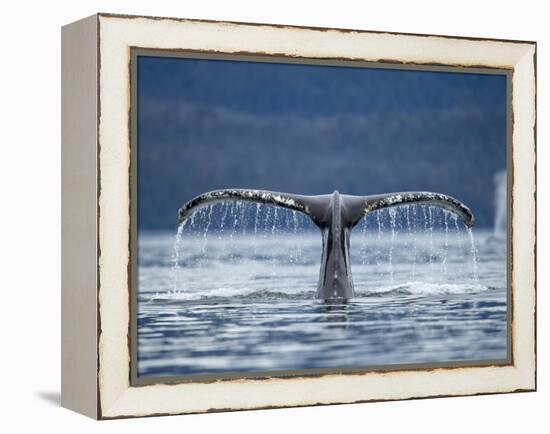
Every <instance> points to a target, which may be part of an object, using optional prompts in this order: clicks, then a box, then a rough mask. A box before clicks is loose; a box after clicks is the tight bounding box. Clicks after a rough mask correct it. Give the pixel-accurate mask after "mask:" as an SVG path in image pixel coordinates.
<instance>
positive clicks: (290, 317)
mask: <svg viewBox="0 0 550 434" xmlns="http://www.w3.org/2000/svg"><path fill="white" fill-rule="evenodd" d="M279 217H280V216H279ZM446 223H447V222H446ZM449 226H450V227H451V229H452V230H447V231H445V230H443V229H442V228H444V226H443V225H441V227H440V228H439V229H437V228H436V230H425V231H423V230H417V231H414V230H413V231H408V230H404V229H403V228H405V229H406V228H407V226H406V224H403V225H402V226H401V227H399V226H398V227H397V230H394V233H393V234H391V233H390V232H389V231H386V232H384V231H381V232H378V231H377V230H369V228H366V229H365V228H363V229H365V230H362V228H358V229H356V230H355V231H354V233H353V234H352V245H351V247H352V249H351V251H352V253H351V255H352V272H353V278H354V282H355V287H356V292H357V297H356V298H354V299H353V300H350V301H348V302H347V303H342V302H335V303H325V302H321V301H318V300H315V298H314V296H315V289H316V285H317V278H318V273H319V256H320V252H321V250H320V243H321V239H320V238H321V237H320V235H319V234H318V233H316V232H312V231H311V232H310V231H307V230H306V231H301V233H302V235H300V234H294V233H292V231H290V233H289V232H288V231H287V232H283V231H281V233H278V234H276V233H274V234H271V233H269V234H268V236H264V235H265V234H263V233H261V231H258V232H257V233H255V234H254V233H247V234H244V235H243V234H242V233H235V234H233V236H225V237H224V236H219V235H220V234H214V235H212V234H210V235H209V236H208V238H209V239H208V240H205V237H204V236H203V234H202V233H200V232H199V233H197V234H195V235H193V233H192V232H191V231H190V232H189V233H184V234H183V238H182V239H181V242H180V247H179V251H178V255H179V259H178V260H179V266H178V267H176V269H175V268H174V267H173V245H174V234H173V233H142V234H140V240H139V243H140V245H139V300H138V315H137V317H138V318H137V319H138V341H139V342H138V374H139V375H140V376H170V375H189V374H210V373H223V372H254V371H278V370H297V369H314V368H338V367H358V366H361V367H366V366H379V365H393V364H403V363H405V364H409V363H434V362H451V361H471V360H496V359H504V358H506V342H507V339H506V323H507V322H506V311H507V307H506V272H505V270H506V268H505V253H506V251H505V240H504V239H499V238H495V237H493V236H492V235H491V232H490V231H480V230H476V256H477V261H478V262H477V264H475V265H476V266H475V268H474V266H473V264H472V255H471V245H470V240H469V238H468V235H467V233H466V231H465V230H463V229H461V228H458V229H456V228H455V227H454V225H452V224H450V225H449ZM274 237H275V239H274ZM389 258H391V261H390V260H389ZM174 270H175V271H174ZM474 271H475V274H474ZM174 273H177V276H175V275H174ZM176 281H177V282H178V284H177V286H176V287H174V282H176Z"/></svg>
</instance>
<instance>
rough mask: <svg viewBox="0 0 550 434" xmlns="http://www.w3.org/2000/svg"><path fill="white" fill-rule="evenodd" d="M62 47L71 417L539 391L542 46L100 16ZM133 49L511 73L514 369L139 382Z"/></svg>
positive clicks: (65, 357)
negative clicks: (135, 376) (134, 322)
mask: <svg viewBox="0 0 550 434" xmlns="http://www.w3.org/2000/svg"><path fill="white" fill-rule="evenodd" d="M62 45H63V69H62V72H63V87H62V89H63V101H62V102H63V112H62V115H63V125H62V141H63V182H62V186H63V209H62V218H63V241H62V265H63V272H62V273H63V274H62V280H63V291H62V308H63V309H62V310H63V319H62V345H63V354H62V365H63V366H62V373H63V375H62V403H63V405H64V406H65V407H68V408H71V409H73V410H75V411H78V412H80V413H83V414H86V415H88V416H90V417H94V418H97V419H109V418H118V417H133V416H147V415H154V414H181V413H197V412H207V411H222V410H239V409H253V408H268V407H286V406H303V405H315V404H331V403H349V402H366V401H378V400H393V399H410V398H423V397H431V396H456V395H472V394H482V393H503V392H512V391H528V390H535V388H536V351H535V240H536V232H535V225H536V221H535V219H536V215H535V214H536V213H535V200H534V197H535V191H536V186H535V179H536V178H535V163H536V154H535V132H536V126H535V82H536V77H535V74H536V45H535V43H533V42H521V41H501V40H486V39H485V40H480V39H474V38H456V37H446V36H445V37H444V36H427V35H407V34H392V33H376V32H364V31H349V30H337V29H312V28H300V27H288V26H272V25H260V24H239V23H221V22H207V21H193V20H179V19H171V18H150V17H129V16H115V15H108V14H98V15H94V16H92V17H89V18H86V19H84V20H81V21H78V22H76V23H73V24H69V25H67V26H65V27H64V28H63V38H62ZM136 48H137V49H156V50H173V51H177V50H179V51H186V52H196V53H202V54H203V55H212V54H217V55H219V54H224V55H233V56H234V55H238V56H251V55H252V56H267V57H270V56H277V57H285V58H289V59H292V61H296V62H327V61H344V62H368V63H369V64H381V65H385V66H387V65H393V66H394V67H396V66H399V65H408V66H411V65H413V66H414V67H416V68H426V69H438V68H448V67H461V68H483V69H499V70H507V71H509V73H510V76H511V85H512V86H511V88H512V107H511V110H512V116H513V125H512V127H511V128H512V131H511V137H512V146H511V148H510V149H511V152H512V163H513V164H511V165H510V167H511V169H512V170H511V171H510V172H511V173H510V176H511V180H512V183H511V184H512V198H513V200H512V203H511V211H512V212H511V215H512V222H511V223H510V224H511V229H512V231H511V240H510V241H511V246H512V248H511V255H510V257H511V276H509V279H510V287H511V288H512V289H511V290H512V297H513V304H511V309H512V315H511V318H512V321H511V327H512V333H511V339H512V346H511V347H512V354H511V356H512V357H511V363H506V364H500V365H496V364H490V365H488V366H461V367H456V366H454V367H451V366H448V367H438V368H437V369H426V368H418V369H408V370H405V369H400V370H391V371H389V370H383V371H377V370H371V371H358V372H353V373H352V372H348V373H331V372H323V373H317V374H315V375H295V376H293V377H292V378H286V379H281V378H278V377H276V376H270V377H264V378H262V379H261V380H260V379H250V378H248V379H243V378H234V379H227V380H225V381H213V380H206V379H203V380H201V381H193V382H185V383H179V384H171V385H169V384H162V383H158V384H147V385H144V384H135V382H133V381H132V376H131V369H130V368H131V351H132V346H131V341H132V333H131V328H130V324H131V322H130V320H131V306H132V299H131V296H130V288H131V285H132V267H131V264H132V255H131V234H132V231H131V230H130V229H131V200H132V196H133V195H134V194H135V192H134V193H133V192H132V185H135V179H134V176H133V173H132V171H131V163H130V162H131V158H132V155H131V146H130V143H131V128H132V126H131V125H132V122H131V110H130V107H131V87H130V82H131V67H130V66H131V59H132V50H133V49H136Z"/></svg>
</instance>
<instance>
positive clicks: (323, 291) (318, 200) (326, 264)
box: [178, 189, 474, 300]
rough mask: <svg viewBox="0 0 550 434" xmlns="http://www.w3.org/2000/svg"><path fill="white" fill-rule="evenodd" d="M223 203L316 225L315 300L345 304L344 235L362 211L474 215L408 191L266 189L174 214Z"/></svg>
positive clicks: (215, 196) (210, 198) (349, 287)
mask: <svg viewBox="0 0 550 434" xmlns="http://www.w3.org/2000/svg"><path fill="white" fill-rule="evenodd" d="M225 200H239V201H248V202H256V203H264V204H269V205H275V206H279V207H283V208H287V209H290V210H293V211H298V212H301V213H303V214H305V215H307V216H308V217H310V218H311V220H312V221H313V222H314V223H315V225H317V227H319V229H320V230H321V234H322V237H323V250H322V257H321V269H320V273H319V285H318V288H317V298H319V299H322V300H333V299H342V300H347V299H350V298H353V297H354V295H355V292H354V289H353V280H352V275H351V264H350V255H349V244H350V233H351V230H352V229H353V228H354V227H355V226H356V225H357V224H358V223H359V221H360V220H361V219H362V218H363V217H364V216H366V215H367V214H368V213H370V212H373V211H376V210H379V209H383V208H388V207H395V206H400V205H407V204H424V205H433V206H438V207H441V208H444V209H446V210H448V211H450V212H452V213H454V214H457V215H458V216H459V217H460V218H461V219H462V220H463V221H464V224H465V225H466V226H467V227H468V228H470V227H472V226H473V224H474V215H473V213H472V212H471V211H470V209H469V208H468V207H467V206H466V205H464V204H463V203H462V202H460V201H459V200H457V199H455V198H453V197H451V196H447V195H445V194H441V193H432V192H425V191H410V192H401V193H385V194H377V195H370V196H352V195H345V194H343V195H341V194H340V193H338V191H335V192H334V193H332V194H326V195H319V196H306V195H298V194H290V193H279V192H273V191H267V190H247V189H226V190H215V191H210V192H208V193H204V194H201V195H200V196H197V197H195V198H194V199H192V200H190V201H189V202H187V203H185V204H184V205H183V206H182V207H181V208H180V209H179V211H178V220H179V222H180V223H182V222H183V221H184V220H185V219H186V218H187V217H188V216H189V215H191V214H192V213H193V212H194V211H195V210H196V209H198V208H200V207H202V206H206V205H211V204H213V203H216V202H221V201H225Z"/></svg>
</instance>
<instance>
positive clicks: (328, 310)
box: [62, 14, 536, 419]
mask: <svg viewBox="0 0 550 434" xmlns="http://www.w3.org/2000/svg"><path fill="white" fill-rule="evenodd" d="M62 55H63V56H62V57H63V59H62V60H63V61H62V75H63V76H62V122H63V124H62V141H63V143H62V149H63V152H62V156H63V162H62V163H63V164H62V166H63V176H62V190H63V207H62V218H63V231H62V232H63V233H62V235H63V239H62V267H63V269H62V283H63V288H62V315H63V316H62V347H63V350H62V352H63V354H62V403H63V405H64V406H65V407H68V408H70V409H73V410H75V411H78V412H80V413H83V414H85V415H88V416H90V417H93V418H97V419H111V418H120V417H137V416H149V415H168V414H184V413H200V412H210V411H227V410H245V409H257V408H276V407H288V406H308V405H318V404H333V403H352V402H368V401H379V400H397V399H411V398H425V397H438V396H459V395H474V394H489V393H505V392H518V391H533V390H535V388H536V342H535V304H536V303H535V301H536V297H535V295H536V292H535V291H536V288H535V246H536V243H535V241H536V221H535V219H536V217H535V192H536V186H535V166H536V165H535V163H536V154H535V134H536V128H535V127H536V123H535V121H536V116H535V115H536V109H535V99H536V92H535V82H536V45H535V43H534V42H528V41H506V40H489V39H476V38H459V37H452V36H430V35H412V34H399V33H378V32H368V31H351V30H340V29H321V28H305V27H304V28H302V27H290V26H275V25H263V24H262V25H260V24H243V23H227V22H211V21H197V20H185V19H175V18H156V17H155V18H153V17H135V16H118V15H110V14H98V15H94V16H92V17H89V18H86V19H83V20H81V21H78V22H75V23H72V24H69V25H67V26H65V27H64V28H63V31H62Z"/></svg>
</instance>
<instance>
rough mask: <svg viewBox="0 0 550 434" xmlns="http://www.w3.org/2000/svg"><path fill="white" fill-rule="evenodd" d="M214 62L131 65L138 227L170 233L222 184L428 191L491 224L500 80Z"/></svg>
mask: <svg viewBox="0 0 550 434" xmlns="http://www.w3.org/2000/svg"><path fill="white" fill-rule="evenodd" d="M180 62H181V61H180ZM195 62H196V61H195ZM212 63H213V62H210V63H208V62H207V63H204V61H201V62H196V63H189V61H183V63H178V62H177V61H176V62H174V61H171V62H169V63H166V62H165V60H161V61H160V62H150V64H146V63H144V64H143V67H142V66H140V68H141V69H140V105H139V154H138V155H139V227H140V229H161V228H173V227H174V224H175V218H176V212H177V209H178V208H179V206H180V205H181V204H182V203H183V202H185V201H187V200H189V199H191V198H192V197H194V196H196V195H198V194H200V193H202V192H205V191H208V190H213V189H217V188H227V187H242V188H244V187H249V188H263V189H270V190H280V191H288V192H297V193H304V194H324V193H330V192H332V191H333V190H335V189H337V190H339V191H340V192H342V193H348V194H358V195H359V194H373V193H379V192H389V191H402V190H433V191H439V192H443V193H447V194H450V195H452V196H455V197H457V198H458V199H460V200H462V201H464V202H465V203H466V204H467V205H469V206H470V207H471V208H472V209H473V211H474V213H475V214H476V218H477V221H478V224H479V225H480V226H487V225H492V223H493V215H494V209H493V206H494V205H493V203H494V201H493V195H494V185H493V177H494V175H495V173H496V172H498V171H500V170H501V169H502V168H504V167H505V165H506V150H505V143H506V135H505V132H506V128H505V121H506V119H505V107H504V100H503V94H502V89H503V87H502V82H501V81H502V80H500V81H499V80H495V81H492V80H490V78H492V77H489V79H488V77H484V76H477V75H476V76H471V75H470V76H466V75H465V74H427V75H426V73H424V74H425V75H422V73H413V74H412V75H408V74H404V75H403V74H401V75H396V74H395V71H391V72H387V71H386V74H381V75H380V74H371V75H370V78H369V77H365V76H361V75H360V74H357V71H351V72H349V73H348V71H347V70H346V73H345V74H340V75H338V74H336V73H335V72H334V71H333V72H332V73H330V74H329V73H327V72H325V71H324V70H323V68H317V69H316V71H317V72H318V73H317V75H316V74H311V70H307V69H306V70H304V69H303V68H304V67H295V68H297V69H292V70H291V71H290V72H288V71H287V72H285V74H286V75H285V74H281V73H280V71H279V73H277V68H276V65H268V67H265V68H264V66H262V68H264V70H263V71H260V72H258V71H255V69H254V68H244V67H243V65H242V64H241V66H240V69H239V68H238V67H236V66H234V65H233V64H232V63H231V62H222V63H224V64H225V65H226V66H224V68H221V70H220V66H219V64H217V65H212ZM214 63H215V62H214ZM227 65H228V66H227ZM163 68H164V69H163ZM300 68H301V69H300ZM332 69H335V68H332ZM375 72H376V71H375ZM378 72H380V71H378ZM331 74H332V75H331ZM335 74H336V75H335ZM388 74H389V75H388ZM331 77H332V79H331ZM430 77H431V78H430ZM496 78H499V77H496Z"/></svg>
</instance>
